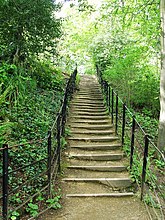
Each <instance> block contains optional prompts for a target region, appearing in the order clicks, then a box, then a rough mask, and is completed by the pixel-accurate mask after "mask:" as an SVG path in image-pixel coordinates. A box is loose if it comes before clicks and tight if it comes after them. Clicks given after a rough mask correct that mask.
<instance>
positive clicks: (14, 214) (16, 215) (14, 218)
mask: <svg viewBox="0 0 165 220" xmlns="http://www.w3.org/2000/svg"><path fill="white" fill-rule="evenodd" d="M19 216H20V214H19V212H17V211H14V212H12V214H11V217H10V218H11V220H16V219H18V218H19Z"/></svg>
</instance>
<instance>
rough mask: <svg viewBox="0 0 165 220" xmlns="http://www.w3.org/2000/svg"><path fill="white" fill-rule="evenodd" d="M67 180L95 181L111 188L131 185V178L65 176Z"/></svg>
mask: <svg viewBox="0 0 165 220" xmlns="http://www.w3.org/2000/svg"><path fill="white" fill-rule="evenodd" d="M63 181H67V182H95V183H100V184H104V185H107V186H109V187H111V188H127V187H130V186H131V183H132V181H131V179H130V178H64V179H63Z"/></svg>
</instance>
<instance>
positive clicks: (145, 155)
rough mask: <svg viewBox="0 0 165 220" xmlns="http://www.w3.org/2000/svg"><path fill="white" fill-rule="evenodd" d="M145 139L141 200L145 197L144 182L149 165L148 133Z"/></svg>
mask: <svg viewBox="0 0 165 220" xmlns="http://www.w3.org/2000/svg"><path fill="white" fill-rule="evenodd" d="M144 139H145V146H144V157H143V170H142V183H141V200H142V199H143V193H144V183H145V177H146V167H147V157H148V145H149V139H148V135H147V134H146V135H145V137H144Z"/></svg>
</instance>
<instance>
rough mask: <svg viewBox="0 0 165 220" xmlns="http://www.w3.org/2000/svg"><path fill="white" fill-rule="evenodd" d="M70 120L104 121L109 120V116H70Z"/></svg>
mask: <svg viewBox="0 0 165 220" xmlns="http://www.w3.org/2000/svg"><path fill="white" fill-rule="evenodd" d="M70 118H73V119H90V120H105V119H109V116H107V115H105V116H104V115H101V116H99V115H94V116H92V115H89V116H88V115H73V114H72V115H71V116H70Z"/></svg>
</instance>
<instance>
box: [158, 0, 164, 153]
mask: <svg viewBox="0 0 165 220" xmlns="http://www.w3.org/2000/svg"><path fill="white" fill-rule="evenodd" d="M160 11H161V73H160V117H159V135H158V148H159V149H160V150H161V151H164V149H165V0H161V2H160Z"/></svg>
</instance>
